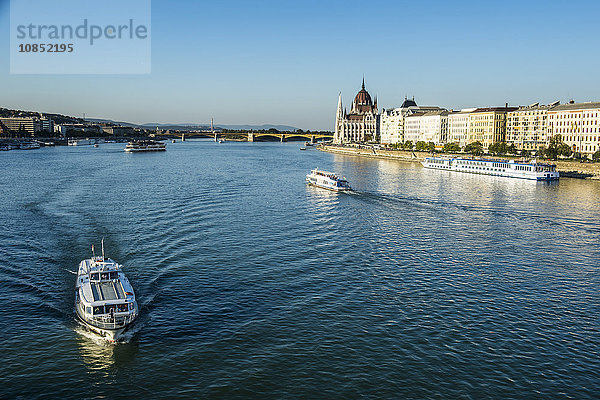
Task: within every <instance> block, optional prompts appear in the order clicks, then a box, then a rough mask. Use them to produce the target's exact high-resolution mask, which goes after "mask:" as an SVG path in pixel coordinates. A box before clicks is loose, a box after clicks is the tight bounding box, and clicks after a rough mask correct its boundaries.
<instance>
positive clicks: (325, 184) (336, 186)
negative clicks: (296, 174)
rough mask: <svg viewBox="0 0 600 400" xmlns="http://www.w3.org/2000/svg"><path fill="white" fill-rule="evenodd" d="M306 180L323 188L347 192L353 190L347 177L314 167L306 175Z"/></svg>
mask: <svg viewBox="0 0 600 400" xmlns="http://www.w3.org/2000/svg"><path fill="white" fill-rule="evenodd" d="M306 182H307V183H308V184H310V185H314V186H317V187H320V188H323V189H329V190H333V191H336V192H346V191H349V190H352V188H351V187H350V184H349V183H348V181H347V180H346V178H340V177H339V176H337V175H336V174H334V173H333V172H325V171H319V170H318V169H316V168H315V169H313V170H312V171H310V174H308V175H306Z"/></svg>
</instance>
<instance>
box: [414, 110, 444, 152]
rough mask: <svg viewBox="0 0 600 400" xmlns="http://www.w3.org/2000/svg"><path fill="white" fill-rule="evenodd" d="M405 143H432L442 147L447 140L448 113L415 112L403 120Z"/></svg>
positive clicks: (438, 111)
mask: <svg viewBox="0 0 600 400" xmlns="http://www.w3.org/2000/svg"><path fill="white" fill-rule="evenodd" d="M405 137H406V141H411V142H412V143H413V144H415V143H417V142H433V143H435V145H436V146H443V145H444V143H446V141H447V140H448V111H445V110H437V111H428V112H417V113H414V114H412V115H408V116H407V117H406V118H405Z"/></svg>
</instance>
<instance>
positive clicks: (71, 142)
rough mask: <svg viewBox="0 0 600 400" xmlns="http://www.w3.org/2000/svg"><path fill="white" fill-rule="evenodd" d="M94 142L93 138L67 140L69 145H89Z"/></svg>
mask: <svg viewBox="0 0 600 400" xmlns="http://www.w3.org/2000/svg"><path fill="white" fill-rule="evenodd" d="M94 143H96V140H94V139H71V140H69V142H68V144H69V146H90V145H92V144H94Z"/></svg>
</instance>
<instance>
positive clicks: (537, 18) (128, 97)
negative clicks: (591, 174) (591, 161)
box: [0, 0, 600, 130]
mask: <svg viewBox="0 0 600 400" xmlns="http://www.w3.org/2000/svg"><path fill="white" fill-rule="evenodd" d="M13 1H19V0H13ZM9 8H10V7H9V1H8V0H0V32H1V35H0V54H2V55H3V56H2V57H0V107H8V108H19V109H29V110H40V111H45V112H57V113H64V114H70V115H82V114H83V113H86V115H87V116H89V117H102V118H109V119H114V120H122V121H130V122H137V123H146V122H162V123H207V122H209V121H210V118H211V117H214V119H215V123H216V124H218V123H223V124H263V123H272V124H287V125H293V126H297V127H300V128H303V129H311V130H315V129H329V130H332V129H333V121H334V117H335V109H336V106H337V97H338V93H339V92H340V91H341V92H342V97H343V101H344V105H345V106H350V103H351V102H352V99H353V97H354V95H355V94H356V92H357V91H358V90H359V89H360V83H361V80H362V77H363V75H364V76H365V81H366V86H367V90H368V91H369V92H370V93H371V95H372V96H375V95H376V96H377V97H378V99H379V107H380V108H381V107H385V108H392V107H397V106H399V105H400V104H401V103H402V101H403V99H404V96H405V95H408V96H410V97H412V96H415V100H416V101H417V103H418V104H422V105H437V106H442V107H446V108H455V109H456V108H463V107H471V106H496V105H504V103H506V102H508V103H510V104H511V105H519V104H530V103H534V102H542V103H548V102H552V101H554V100H560V101H561V102H565V101H568V100H569V99H571V98H573V99H575V100H576V101H591V100H600V79H599V74H598V70H599V66H600V48H599V47H600V40H599V39H600V23H598V20H599V18H600V2H598V1H589V0H588V1H580V0H571V1H552V0H547V1H537V0H532V1H526V0H522V1H512V0H509V1H503V2H488V1H436V0H430V1H427V2H420V1H399V0H396V1H377V2H373V1H353V0H345V1H338V0H320V1H313V0H303V1H288V0H278V1H263V0H256V1H247V0H222V1H211V2H207V1H167V0H154V1H152V27H151V29H152V66H151V67H152V72H151V74H146V75H107V76H103V75H11V74H10V73H9V56H8V55H9V25H10V24H9V23H10V13H9Z"/></svg>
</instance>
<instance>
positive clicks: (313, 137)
mask: <svg viewBox="0 0 600 400" xmlns="http://www.w3.org/2000/svg"><path fill="white" fill-rule="evenodd" d="M160 136H167V137H173V136H175V137H178V138H181V139H190V138H200V137H208V138H213V137H214V139H215V140H218V139H219V138H223V139H227V137H236V138H239V137H240V136H246V137H247V139H248V141H249V142H254V141H255V140H256V139H258V138H267V137H269V138H275V139H279V141H281V142H285V141H287V140H288V139H291V138H303V139H306V140H310V142H311V143H314V142H315V141H318V140H319V139H321V141H323V140H331V139H333V134H332V133H310V132H214V133H213V132H209V131H207V132H183V133H175V132H173V133H168V134H160Z"/></svg>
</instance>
